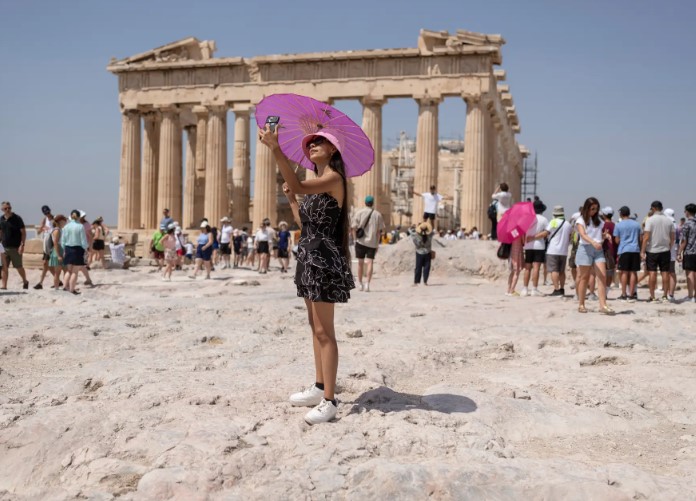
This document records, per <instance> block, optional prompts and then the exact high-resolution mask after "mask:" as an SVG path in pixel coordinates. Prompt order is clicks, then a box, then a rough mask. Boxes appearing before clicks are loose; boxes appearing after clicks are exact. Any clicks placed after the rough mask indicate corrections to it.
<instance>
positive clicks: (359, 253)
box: [355, 212, 427, 259]
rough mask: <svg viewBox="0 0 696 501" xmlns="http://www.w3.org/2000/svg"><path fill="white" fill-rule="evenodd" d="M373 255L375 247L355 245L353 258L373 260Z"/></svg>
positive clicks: (375, 252) (375, 251)
mask: <svg viewBox="0 0 696 501" xmlns="http://www.w3.org/2000/svg"><path fill="white" fill-rule="evenodd" d="M426 214H427V212H426ZM375 254H377V248H376V247H368V246H367V245H362V244H359V243H357V242H356V243H355V257H357V258H358V259H374V258H375Z"/></svg>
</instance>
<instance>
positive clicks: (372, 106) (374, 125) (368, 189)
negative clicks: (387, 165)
mask: <svg viewBox="0 0 696 501" xmlns="http://www.w3.org/2000/svg"><path fill="white" fill-rule="evenodd" d="M361 102H362V105H363V119H362V129H363V130H364V131H365V134H367V137H368V138H370V142H371V143H372V146H373V147H374V149H375V163H374V165H373V166H372V169H370V170H369V171H367V172H366V173H365V174H363V175H362V176H360V177H357V178H354V187H355V191H354V193H353V196H354V197H355V198H354V199H353V207H356V208H362V207H363V206H364V205H365V197H366V196H367V195H372V196H373V197H374V199H375V205H374V207H375V209H377V210H378V211H380V212H382V211H383V208H382V206H381V202H382V199H383V198H384V197H383V196H382V106H384V103H386V102H387V101H386V99H377V98H372V97H365V98H363V99H361ZM382 216H383V217H384V218H385V219H386V218H387V216H388V214H382Z"/></svg>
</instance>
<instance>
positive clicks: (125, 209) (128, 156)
mask: <svg viewBox="0 0 696 501" xmlns="http://www.w3.org/2000/svg"><path fill="white" fill-rule="evenodd" d="M120 177H121V179H120V186H119V193H118V227H119V229H136V228H140V113H139V112H138V111H137V110H126V111H124V112H123V114H122V116H121V176H120Z"/></svg>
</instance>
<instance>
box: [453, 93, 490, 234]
mask: <svg viewBox="0 0 696 501" xmlns="http://www.w3.org/2000/svg"><path fill="white" fill-rule="evenodd" d="M463 97H464V100H465V101H466V129H465V132H464V169H463V172H462V204H461V213H460V221H461V225H462V226H464V227H466V228H467V229H471V228H472V227H473V226H476V227H478V228H479V229H480V228H487V227H488V226H487V219H488V216H487V214H486V210H487V208H488V205H489V204H490V197H491V193H490V192H488V183H489V180H488V172H487V169H486V167H487V165H488V159H487V157H488V147H487V142H488V139H487V135H488V134H487V129H486V115H487V113H488V111H487V109H486V105H485V103H484V102H483V97H482V96H480V95H465V96H463Z"/></svg>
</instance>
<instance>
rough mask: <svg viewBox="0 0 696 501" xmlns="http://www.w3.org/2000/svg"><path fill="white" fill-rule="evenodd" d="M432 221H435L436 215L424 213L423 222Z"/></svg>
mask: <svg viewBox="0 0 696 501" xmlns="http://www.w3.org/2000/svg"><path fill="white" fill-rule="evenodd" d="M428 219H430V220H431V221H435V214H433V213H432V212H424V213H423V221H427V220H428Z"/></svg>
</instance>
